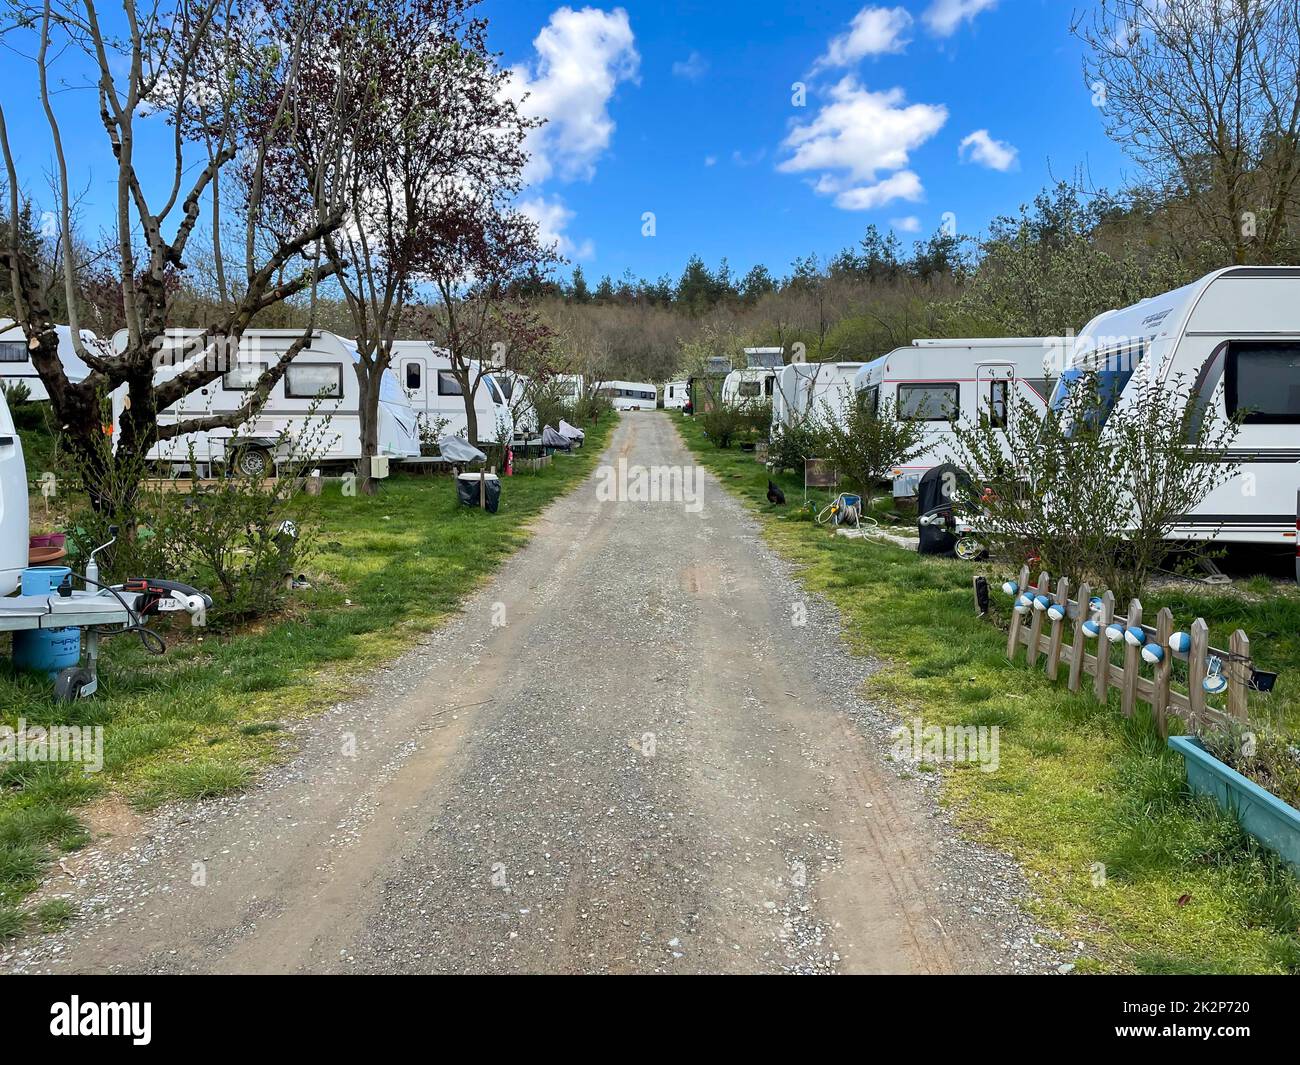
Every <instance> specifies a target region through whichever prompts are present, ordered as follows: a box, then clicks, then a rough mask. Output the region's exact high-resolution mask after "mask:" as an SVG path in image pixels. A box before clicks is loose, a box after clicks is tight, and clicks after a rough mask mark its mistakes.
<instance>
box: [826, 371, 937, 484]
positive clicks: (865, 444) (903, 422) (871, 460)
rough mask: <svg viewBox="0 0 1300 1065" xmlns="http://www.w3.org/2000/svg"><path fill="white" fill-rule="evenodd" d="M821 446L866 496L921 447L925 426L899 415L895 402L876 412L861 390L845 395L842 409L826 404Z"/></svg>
mask: <svg viewBox="0 0 1300 1065" xmlns="http://www.w3.org/2000/svg"><path fill="white" fill-rule="evenodd" d="M822 406H823V417H822V418H821V427H820V428H819V430H818V432H817V443H818V450H819V451H820V453H821V456H822V458H825V459H828V460H829V461H830V462H831V464H832V465H833V466H834V467H835V469H836V470H837V471H838V472H839V475H840V477H841V478H842V479H843V480H844V481H846V482H848V484H850V485H852V486H854V487H856V488H857V489H858V490H859V491H861V492H862V494H863V495H868V494H870V492H871V491H872V490H873V489H874V488H875V487H876V486H877V485H878V484H880V482H881V481H883V480H885V478H886V477H887V476H888V474H889V472H890V470H892V469H893V468H894V467H895V466H901V465H903V464H904V463H906V462H909V461H910V460H911V459H914V458H915V457H916V456H917V455H919V454H920V453H921V451H922V450H923V448H922V445H921V440H922V437H923V435H924V431H925V430H924V425H923V423H921V422H919V421H913V420H911V419H908V418H898V417H896V416H895V415H896V412H895V410H894V406H893V404H892V403H891V402H890V401H889V400H881V401H880V404H879V406H878V407H877V408H876V409H875V410H873V409H872V408H871V406H870V405H869V403H868V401H867V396H866V394H865V393H863V392H855V393H853V394H852V395H846V396H844V397H843V398H842V399H841V400H840V402H839V406H838V409H837V408H834V407H831V406H830V405H829V404H826V403H823V405H822Z"/></svg>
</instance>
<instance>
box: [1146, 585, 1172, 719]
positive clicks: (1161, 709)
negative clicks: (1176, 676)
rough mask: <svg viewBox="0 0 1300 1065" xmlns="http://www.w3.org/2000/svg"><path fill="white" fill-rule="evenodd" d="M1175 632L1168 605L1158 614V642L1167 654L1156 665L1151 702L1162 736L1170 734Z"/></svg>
mask: <svg viewBox="0 0 1300 1065" xmlns="http://www.w3.org/2000/svg"><path fill="white" fill-rule="evenodd" d="M1173 634H1174V615H1173V612H1172V611H1171V610H1170V609H1169V608H1168V607H1167V606H1166V607H1161V608H1160V612H1159V613H1158V614H1156V643H1158V644H1159V645H1160V646H1161V647H1163V648H1164V649H1165V656H1164V658H1162V659H1161V660H1160V664H1159V665H1158V666H1156V678H1155V680H1156V683H1155V699H1154V700H1153V702H1152V704H1151V710H1152V713H1154V715H1155V719H1156V728H1158V729H1159V730H1160V735H1161V737H1162V738H1167V737H1168V736H1169V725H1168V721H1167V711H1168V709H1169V677H1170V674H1171V672H1172V670H1173V668H1174V656H1173V652H1171V651H1170V650H1169V637H1170V636H1172V635H1173Z"/></svg>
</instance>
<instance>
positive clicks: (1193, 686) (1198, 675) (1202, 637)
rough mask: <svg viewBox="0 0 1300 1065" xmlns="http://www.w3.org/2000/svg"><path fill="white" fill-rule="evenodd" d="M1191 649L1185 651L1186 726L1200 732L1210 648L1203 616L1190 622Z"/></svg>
mask: <svg viewBox="0 0 1300 1065" xmlns="http://www.w3.org/2000/svg"><path fill="white" fill-rule="evenodd" d="M1191 635H1192V649H1191V650H1190V651H1189V652H1188V653H1187V701H1188V702H1189V703H1191V715H1192V720H1191V721H1189V722H1188V723H1187V724H1188V727H1189V728H1191V730H1192V731H1193V732H1200V731H1201V728H1202V726H1203V725H1204V724H1205V689H1204V688H1202V687H1201V681H1203V680H1204V679H1205V660H1206V657H1207V656H1208V654H1209V649H1210V630H1209V627H1208V626H1207V625H1206V624H1205V619H1204V618H1197V619H1196V620H1195V621H1193V622H1192V629H1191Z"/></svg>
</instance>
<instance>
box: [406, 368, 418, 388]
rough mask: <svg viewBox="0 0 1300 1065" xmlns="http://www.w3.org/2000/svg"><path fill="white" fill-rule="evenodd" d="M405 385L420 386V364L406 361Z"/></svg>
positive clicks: (408, 386) (409, 386)
mask: <svg viewBox="0 0 1300 1065" xmlns="http://www.w3.org/2000/svg"><path fill="white" fill-rule="evenodd" d="M406 387H407V388H419V387H420V364H419V363H418V362H408V363H407V364H406Z"/></svg>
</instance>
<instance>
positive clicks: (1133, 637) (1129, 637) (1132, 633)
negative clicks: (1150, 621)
mask: <svg viewBox="0 0 1300 1065" xmlns="http://www.w3.org/2000/svg"><path fill="white" fill-rule="evenodd" d="M1124 642H1125V643H1127V644H1128V645H1129V646H1130V647H1141V646H1142V645H1143V644H1144V643H1146V642H1147V634H1146V633H1145V632H1144V631H1143V630H1142V626H1141V625H1130V626H1129V627H1128V628H1127V629H1125V630H1124Z"/></svg>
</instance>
